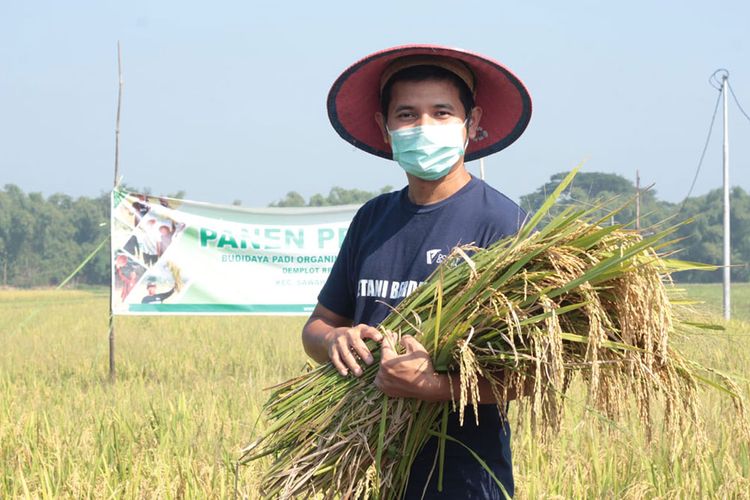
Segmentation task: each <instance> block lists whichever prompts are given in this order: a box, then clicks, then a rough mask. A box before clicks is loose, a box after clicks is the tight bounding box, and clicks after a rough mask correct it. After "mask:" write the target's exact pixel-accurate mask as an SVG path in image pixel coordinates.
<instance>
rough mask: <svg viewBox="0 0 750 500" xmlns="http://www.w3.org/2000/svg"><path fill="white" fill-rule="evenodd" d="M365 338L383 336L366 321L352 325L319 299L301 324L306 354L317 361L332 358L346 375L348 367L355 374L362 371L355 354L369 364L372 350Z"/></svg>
mask: <svg viewBox="0 0 750 500" xmlns="http://www.w3.org/2000/svg"><path fill="white" fill-rule="evenodd" d="M365 339H372V340H374V341H375V342H380V341H381V340H382V339H383V336H382V334H381V333H380V332H379V331H378V330H377V328H373V327H371V326H369V325H365V324H359V325H356V326H354V325H352V320H351V319H349V318H346V317H344V316H341V315H339V314H336V313H335V312H333V311H331V310H330V309H328V308H327V307H325V306H323V305H322V304H320V303H319V304H317V305H316V306H315V310H313V312H312V314H311V315H310V318H309V319H308V320H307V323H305V326H304V327H303V328H302V344H303V345H304V346H305V352H306V353H307V354H308V356H310V357H311V358H313V359H314V360H315V361H317V362H318V363H325V362H327V361H331V362H332V363H333V365H334V366H335V367H336V369H337V370H338V371H339V373H341V375H347V374H348V373H349V371H351V372H352V373H353V374H354V375H356V376H360V375H361V374H362V368H361V367H360V366H359V362H358V361H357V356H358V357H359V359H361V360H362V361H364V362H365V363H367V364H368V365H369V364H372V362H373V358H372V354H370V350H369V349H368V348H367V346H366V345H365V342H364V340H365ZM355 354H356V356H355Z"/></svg>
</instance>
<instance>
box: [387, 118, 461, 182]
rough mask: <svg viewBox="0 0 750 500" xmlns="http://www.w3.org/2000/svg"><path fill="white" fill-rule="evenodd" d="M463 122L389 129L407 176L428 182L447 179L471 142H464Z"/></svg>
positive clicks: (394, 156)
mask: <svg viewBox="0 0 750 500" xmlns="http://www.w3.org/2000/svg"><path fill="white" fill-rule="evenodd" d="M465 127H466V121H464V122H463V123H449V124H445V125H421V126H419V127H411V128H402V129H398V130H388V129H387V128H386V130H388V135H389V136H390V138H391V150H392V151H393V159H394V160H396V161H397V162H398V164H399V165H401V168H403V169H404V170H405V171H406V172H407V173H409V174H412V175H414V176H416V177H419V178H420V179H424V180H426V181H434V180H437V179H440V178H442V177H445V176H446V175H447V174H448V172H450V170H451V168H452V167H453V165H455V164H456V162H457V161H458V160H459V159H461V157H462V156H463V154H464V152H465V150H466V145H467V144H468V143H469V141H468V139H467V140H464V134H463V131H464V129H465Z"/></svg>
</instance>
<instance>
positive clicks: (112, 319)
mask: <svg viewBox="0 0 750 500" xmlns="http://www.w3.org/2000/svg"><path fill="white" fill-rule="evenodd" d="M117 82H118V85H117V115H116V117H115V178H114V182H113V184H112V186H113V189H117V185H118V184H119V178H120V110H121V109H122V87H123V80H122V55H121V52H120V42H119V41H118V42H117ZM111 218H112V213H111V212H110V230H111V227H112V221H111ZM109 248H110V252H109V253H110V259H109V261H110V266H111V265H112V264H111V263H112V262H114V251H115V249H114V246H113V244H112V240H111V239H110V243H109ZM113 289H114V276H113V277H112V278H111V282H110V286H109V381H110V382H114V381H115V373H116V372H115V315H114V313H113V311H112V299H113V296H112V292H113Z"/></svg>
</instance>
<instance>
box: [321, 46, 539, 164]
mask: <svg viewBox="0 0 750 500" xmlns="http://www.w3.org/2000/svg"><path fill="white" fill-rule="evenodd" d="M417 65H433V66H439V67H442V68H445V69H447V70H449V71H451V72H453V73H455V74H456V75H457V76H458V77H459V78H461V79H462V80H463V81H464V82H466V84H467V85H468V87H469V88H470V89H471V90H472V91H473V92H474V100H475V103H476V105H477V106H479V107H481V108H482V110H483V113H482V120H481V122H480V126H479V130H478V131H477V137H476V138H475V139H473V140H471V141H470V143H469V146H468V148H467V151H466V156H465V160H466V161H471V160H476V159H478V158H482V157H484V156H487V155H490V154H492V153H496V152H497V151H500V150H501V149H504V148H506V147H508V146H510V145H511V144H512V143H513V141H515V140H516V139H518V137H519V136H520V135H521V134H522V133H523V131H524V130H525V129H526V126H527V125H528V123H529V120H530V118H531V97H530V96H529V93H528V91H527V90H526V87H524V85H523V83H522V82H521V80H519V79H518V77H516V76H515V75H514V74H513V73H511V72H510V70H508V69H507V68H506V67H505V66H503V65H502V64H500V63H499V62H497V61H494V60H492V59H490V58H488V57H485V56H482V55H479V54H475V53H472V52H467V51H465V50H461V49H455V48H450V47H443V46H440V45H404V46H400V47H392V48H389V49H385V50H382V51H380V52H376V53H374V54H370V55H369V56H367V57H365V58H364V59H362V60H360V61H358V62H356V63H355V64H353V65H352V66H350V67H349V68H348V69H347V70H346V71H344V72H343V73H342V74H341V76H339V77H338V78H337V79H336V81H335V82H334V83H333V86H332V87H331V90H330V92H329V93H328V118H329V119H330V120H331V124H332V125H333V128H334V129H335V130H336V132H338V134H339V135H340V136H341V137H342V138H343V139H344V140H346V141H348V142H350V143H351V144H353V145H354V146H356V147H358V148H359V149H361V150H363V151H367V152H368V153H371V154H374V155H376V156H380V157H383V158H388V159H392V154H391V147H390V145H388V144H387V143H386V142H385V141H384V140H383V135H382V133H381V131H380V129H379V128H378V126H377V124H376V122H375V118H374V117H375V113H376V112H378V111H380V91H381V89H382V88H383V85H385V84H386V83H387V80H388V78H390V76H392V75H393V74H394V73H396V72H398V71H400V70H401V69H405V68H407V67H411V66H417Z"/></svg>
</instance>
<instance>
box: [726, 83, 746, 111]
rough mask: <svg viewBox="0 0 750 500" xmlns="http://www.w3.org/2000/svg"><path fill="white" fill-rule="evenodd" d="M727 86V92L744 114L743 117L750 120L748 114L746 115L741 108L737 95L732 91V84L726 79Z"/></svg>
mask: <svg viewBox="0 0 750 500" xmlns="http://www.w3.org/2000/svg"><path fill="white" fill-rule="evenodd" d="M727 87H729V92H731V94H732V97H733V98H734V103H735V104H737V107H738V108H740V112H741V113H742V114H743V115H745V118H747V121H750V116H748V114H747V113H745V110H744V109H743V108H742V105H741V104H740V100H739V99H737V95H736V94H735V93H734V89H733V88H732V85H731V84H730V83H729V80H727Z"/></svg>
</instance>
